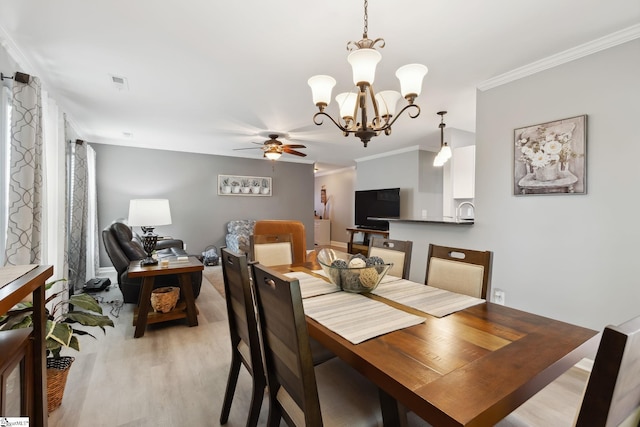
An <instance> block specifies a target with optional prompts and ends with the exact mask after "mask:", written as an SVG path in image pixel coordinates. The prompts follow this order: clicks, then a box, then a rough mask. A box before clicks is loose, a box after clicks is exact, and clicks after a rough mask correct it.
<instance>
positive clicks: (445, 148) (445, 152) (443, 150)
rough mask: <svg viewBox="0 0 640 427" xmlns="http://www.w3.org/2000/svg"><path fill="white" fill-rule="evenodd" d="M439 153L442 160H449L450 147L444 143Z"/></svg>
mask: <svg viewBox="0 0 640 427" xmlns="http://www.w3.org/2000/svg"><path fill="white" fill-rule="evenodd" d="M440 153H442V158H443V159H444V161H445V162H446V161H447V160H449V159H450V158H451V147H449V146H448V145H447V143H446V142H445V143H444V146H443V147H442V148H441V149H440Z"/></svg>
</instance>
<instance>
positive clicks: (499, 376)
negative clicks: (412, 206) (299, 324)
mask: <svg viewBox="0 0 640 427" xmlns="http://www.w3.org/2000/svg"><path fill="white" fill-rule="evenodd" d="M306 267H307V268H308V269H309V268H310V269H315V266H313V265H307V266H306ZM277 269H278V270H279V271H280V272H286V271H290V270H292V269H293V270H298V271H300V270H301V269H302V268H301V267H295V268H292V267H284V266H283V267H278V268H277ZM376 299H379V298H376ZM413 312H415V311H413ZM423 316H424V317H425V318H426V321H425V323H422V324H419V325H416V326H412V327H409V328H405V329H402V330H399V331H395V332H392V333H389V334H386V335H382V336H380V337H377V338H373V339H371V340H368V341H365V342H363V343H361V344H357V345H354V344H352V343H350V342H349V341H347V340H346V339H344V338H342V337H341V336H339V335H337V334H336V333H334V332H332V331H330V330H329V329H327V328H326V327H324V326H323V325H321V324H320V323H318V322H316V321H314V320H313V319H310V318H307V326H308V329H309V334H310V335H311V336H312V337H313V338H315V339H316V340H318V341H319V342H321V343H322V344H323V345H324V346H325V347H327V348H328V349H330V350H331V351H333V352H334V353H335V354H336V355H337V356H338V357H340V358H341V359H343V360H345V361H346V362H347V363H349V364H350V365H351V366H353V367H354V368H355V369H357V370H358V371H360V372H361V373H362V374H364V375H365V376H366V377H368V378H369V379H370V380H371V381H373V382H374V383H375V384H377V385H378V387H380V388H382V389H383V390H385V391H386V392H387V393H388V394H389V395H391V396H393V397H394V398H395V399H396V400H397V401H399V402H401V403H402V404H403V405H404V406H406V407H407V408H408V409H410V410H411V411H413V412H415V413H416V414H417V415H418V416H420V417H422V418H424V419H425V420H427V421H428V422H429V423H431V424H432V425H434V426H487V425H493V424H495V423H496V422H498V421H499V420H500V419H502V418H504V417H505V416H507V415H508V414H509V413H510V412H512V411H513V410H515V409H516V408H517V407H518V406H520V405H521V404H522V403H524V402H525V401H526V400H528V399H529V398H530V397H532V396H533V395H534V394H535V393H537V392H538V391H539V390H541V389H542V388H543V387H545V386H546V385H547V384H549V383H550V382H552V381H553V380H554V379H555V378H557V377H558V376H560V375H561V374H562V373H563V372H565V371H566V370H568V369H569V368H570V367H571V366H573V365H574V364H575V363H577V362H578V361H580V360H581V359H582V358H583V357H593V355H595V351H596V348H597V343H598V339H597V337H596V335H597V332H596V331H593V330H590V329H586V328H582V327H579V326H575V325H571V324H568V323H564V322H560V321H557V320H553V319H550V318H546V317H543V316H539V315H536V314H532V313H527V312H524V311H521V310H516V309H514V308H509V307H505V306H502V305H497V304H493V303H490V302H487V303H484V304H480V305H476V306H473V307H470V308H467V309H465V310H462V311H459V312H457V313H454V314H451V315H448V316H445V317H442V318H436V317H432V316H430V315H428V314H423ZM381 321H384V320H383V319H381Z"/></svg>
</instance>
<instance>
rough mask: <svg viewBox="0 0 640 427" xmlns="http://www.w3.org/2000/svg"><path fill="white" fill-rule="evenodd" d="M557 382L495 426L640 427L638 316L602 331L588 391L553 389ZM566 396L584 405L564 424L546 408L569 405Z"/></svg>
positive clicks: (554, 412) (580, 388) (639, 342)
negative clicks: (565, 403) (563, 404)
mask: <svg viewBox="0 0 640 427" xmlns="http://www.w3.org/2000/svg"><path fill="white" fill-rule="evenodd" d="M573 369H575V368H573ZM561 378H562V377H560V378H559V379H561ZM556 381H558V380H556ZM556 381H554V382H552V383H551V384H550V385H549V386H547V387H546V388H544V389H542V391H540V392H539V393H538V394H536V395H535V396H534V397H532V398H531V399H530V400H528V401H527V402H525V403H524V404H523V405H522V406H520V407H519V408H518V409H516V410H515V411H514V412H512V413H511V414H510V415H509V416H507V417H506V418H505V419H504V420H502V421H500V422H499V423H498V424H497V425H498V426H499V427H507V426H509V427H515V426H526V425H556V426H559V425H572V421H573V425H574V426H576V427H600V426H603V427H609V426H634V427H637V426H638V425H640V316H638V317H635V318H633V319H631V320H629V321H627V322H625V323H622V324H621V325H619V326H607V327H606V328H604V331H603V332H602V337H601V339H600V345H599V347H598V351H597V353H596V357H595V359H594V361H593V367H592V369H591V374H590V375H589V376H588V381H587V382H586V388H585V387H584V383H583V386H582V387H578V388H576V387H573V388H572V389H570V390H567V389H566V388H564V389H557V390H554V389H553V387H554V385H556V384H555V383H556ZM559 390H560V391H559ZM567 395H570V397H571V398H572V399H574V400H575V401H576V402H578V403H577V404H578V405H580V406H579V408H577V409H575V407H574V410H573V411H571V410H569V411H565V414H564V417H565V419H562V418H561V417H560V416H559V412H558V411H553V410H548V408H553V406H554V404H555V402H557V401H558V400H559V399H564V400H565V401H566V399H567ZM567 412H568V413H567ZM576 412H577V413H576Z"/></svg>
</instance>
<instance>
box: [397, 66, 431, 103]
mask: <svg viewBox="0 0 640 427" xmlns="http://www.w3.org/2000/svg"><path fill="white" fill-rule="evenodd" d="M428 71H429V69H428V68H427V67H426V66H425V65H422V64H407V65H404V66H402V67H400V68H398V71H396V77H397V78H398V80H400V92H402V96H403V97H405V98H406V99H409V98H411V100H410V101H409V102H413V99H414V98H416V97H417V96H420V93H421V92H422V79H424V76H426V75H427V72H428ZM408 97H409V98H408Z"/></svg>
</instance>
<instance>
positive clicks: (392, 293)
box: [372, 279, 485, 317]
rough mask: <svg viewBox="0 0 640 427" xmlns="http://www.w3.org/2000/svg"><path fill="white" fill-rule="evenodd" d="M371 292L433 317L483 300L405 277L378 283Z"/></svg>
mask: <svg viewBox="0 0 640 427" xmlns="http://www.w3.org/2000/svg"><path fill="white" fill-rule="evenodd" d="M372 293H373V294H375V295H378V296H381V297H383V298H386V299H388V300H391V301H395V302H397V303H400V304H402V305H406V306H407V307H411V308H415V309H416V310H420V311H422V312H425V313H427V314H430V315H432V316H435V317H444V316H446V315H449V314H451V313H455V312H456V311H460V310H464V309H465V308H468V307H471V306H474V305H477V304H482V303H483V302H485V300H483V299H480V298H475V297H471V296H468V295H463V294H458V293H455V292H450V291H445V290H444V289H439V288H434V287H432V286H426V285H423V284H422V283H416V282H412V281H410V280H405V279H399V280H395V281H390V282H387V283H380V284H379V285H378V287H377V288H376V289H374V290H373V292H372Z"/></svg>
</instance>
